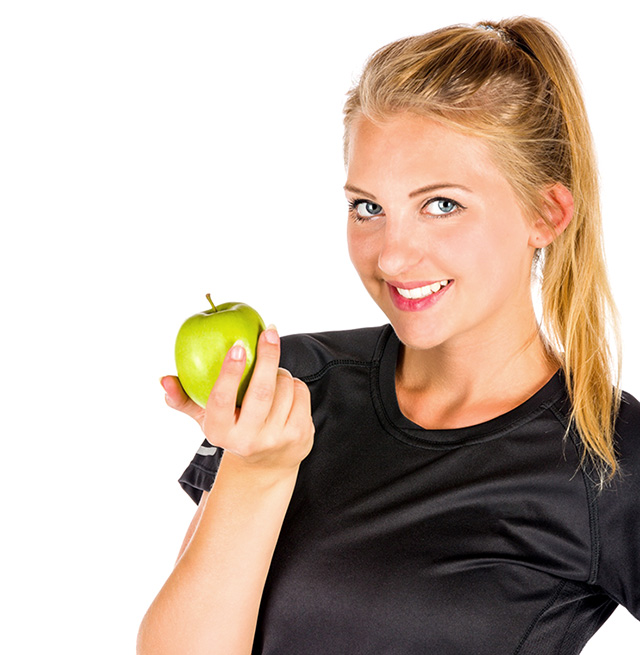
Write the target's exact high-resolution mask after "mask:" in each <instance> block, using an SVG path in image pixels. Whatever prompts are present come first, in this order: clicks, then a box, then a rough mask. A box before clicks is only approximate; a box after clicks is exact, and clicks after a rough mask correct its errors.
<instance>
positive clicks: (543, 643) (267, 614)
mask: <svg viewBox="0 0 640 655" xmlns="http://www.w3.org/2000/svg"><path fill="white" fill-rule="evenodd" d="M398 348H399V342H398V339H397V337H396V335H395V333H394V332H393V330H392V328H391V327H390V326H384V327H382V328H367V329H361V330H351V331H345V332H333V333H321V334H315V335H296V336H290V337H285V338H284V339H283V343H282V362H281V363H282V366H284V367H285V368H288V369H289V370H290V371H291V372H292V373H293V375H294V376H296V377H299V378H301V379H302V380H304V381H305V382H306V383H307V385H308V386H309V388H310V390H311V397H312V406H313V420H314V424H315V427H316V436H315V444H314V447H313V450H312V451H311V454H310V455H309V456H308V457H307V459H305V460H304V461H303V462H302V464H301V466H300V472H299V476H298V481H297V484H296V488H295V491H294V494H293V497H292V500H291V503H290V506H289V509H288V512H287V515H286V518H285V521H284V525H283V527H282V532H281V535H280V539H279V541H278V545H277V547H276V551H275V554H274V557H273V561H272V565H271V569H270V573H269V577H268V580H267V584H266V587H265V590H264V595H263V599H262V606H261V610H260V616H259V621H258V627H257V632H256V640H255V646H254V653H260V654H263V655H352V654H359V653H362V654H372V655H386V654H389V655H391V654H394V655H413V654H415V655H418V654H419V655H425V654H431V653H433V654H437V655H463V654H464V655H503V654H509V655H511V654H514V655H515V654H518V655H547V654H548V655H551V654H552V653H553V654H557V653H562V655H572V654H574V653H579V652H580V651H581V650H582V648H583V646H584V645H585V643H586V642H587V640H588V639H589V638H590V637H591V636H592V635H593V633H594V632H595V631H596V630H597V629H598V628H599V627H600V626H601V625H602V623H603V622H604V621H605V620H606V619H607V618H608V617H609V615H610V614H611V612H612V611H613V610H614V609H615V607H616V606H617V604H622V605H624V606H625V607H626V608H627V609H628V610H629V611H630V612H631V613H632V614H634V615H635V616H636V617H637V618H640V405H639V403H638V402H637V401H636V400H635V399H634V398H633V397H631V396H629V395H627V394H625V395H624V399H623V403H622V409H621V412H620V416H619V419H618V425H617V434H618V452H619V457H620V464H621V469H622V474H621V476H620V477H619V478H617V479H616V481H615V482H614V483H613V484H612V485H610V486H609V487H606V488H605V489H604V490H603V491H601V492H600V493H599V492H598V489H597V485H596V481H594V480H593V479H592V476H590V475H589V472H588V471H586V470H584V469H583V468H582V467H581V466H580V456H579V453H580V445H579V441H578V438H577V436H576V435H575V434H573V433H572V432H570V433H569V434H568V435H567V436H565V435H566V425H567V420H566V416H567V405H568V402H567V394H566V389H565V384H564V379H563V377H562V374H561V373H557V374H556V375H555V376H554V377H553V378H552V379H551V380H550V381H549V382H548V383H547V384H546V385H545V386H544V387H543V388H542V389H540V391H538V392H537V393H536V394H535V395H534V396H532V397H531V398H530V399H528V400H527V401H525V402H524V403H523V404H522V405H520V406H519V407H517V408H515V409H513V410H511V411H509V412H507V413H506V414H504V415H502V416H499V417H497V418H495V419H492V420H490V421H486V422H484V423H481V424H479V425H474V426H471V427H465V428H459V429H450V430H425V429H423V428H421V427H419V426H418V425H416V424H415V423H413V422H411V421H410V420H409V419H407V418H406V417H405V416H404V415H403V414H402V413H401V411H400V409H399V407H398V403H397V399H396V395H395V367H396V361H397V354H398ZM220 456H221V452H220V451H219V450H216V449H215V448H213V447H211V446H210V445H209V444H207V443H206V442H205V444H204V445H203V447H202V448H201V449H200V450H199V451H198V453H197V454H196V455H195V457H194V459H193V461H192V463H191V464H190V466H189V467H188V468H187V470H186V471H185V473H184V474H183V476H182V477H181V479H180V482H181V484H182V485H183V487H184V488H185V490H186V491H187V492H188V493H189V494H190V496H191V497H192V498H193V499H194V500H195V501H196V502H197V501H198V500H199V498H200V495H201V490H203V489H206V490H208V489H210V488H211V485H212V483H213V480H214V478H215V471H216V470H217V466H218V464H219V460H220Z"/></svg>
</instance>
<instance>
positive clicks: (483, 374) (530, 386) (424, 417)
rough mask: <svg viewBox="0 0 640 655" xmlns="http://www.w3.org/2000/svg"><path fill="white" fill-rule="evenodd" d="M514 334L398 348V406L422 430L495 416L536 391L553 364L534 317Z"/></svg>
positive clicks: (550, 371) (552, 367) (556, 364)
mask: <svg viewBox="0 0 640 655" xmlns="http://www.w3.org/2000/svg"><path fill="white" fill-rule="evenodd" d="M532 319H533V320H532V321H531V322H530V323H529V324H528V326H526V327H523V329H521V330H520V331H519V332H518V333H517V334H516V333H514V332H513V331H508V332H506V333H498V332H494V333H492V334H489V335H487V338H486V339H483V340H482V342H481V344H480V345H479V344H478V341H477V340H475V343H473V344H471V343H468V344H465V343H464V340H462V341H461V342H458V343H456V344H449V343H448V344H446V345H443V346H439V347H436V348H431V349H429V350H417V349H412V348H408V347H406V346H402V347H401V351H400V356H399V360H398V367H397V371H396V389H397V395H398V402H399V404H400V407H401V409H402V411H403V413H405V415H407V416H408V417H409V418H410V419H411V420H413V421H414V422H415V423H418V424H419V425H422V426H423V427H426V428H454V427H463V426H467V425H473V424H476V423H479V422H483V421H486V420H489V419H491V418H495V417H496V416H499V415H500V414H503V413H505V412H506V411H509V410H510V409H513V408H514V407H517V406H518V405H520V404H521V403H522V402H524V401H525V400H526V399H527V398H529V397H531V396H532V395H533V394H534V393H535V392H536V391H538V390H539V389H540V388H541V387H542V386H544V384H545V383H546V382H548V381H549V379H550V378H551V377H552V375H553V374H554V373H555V372H556V371H557V369H558V367H559V363H558V361H557V360H556V359H555V358H553V357H552V356H551V355H550V354H549V352H548V350H547V348H546V347H545V345H544V342H543V339H542V337H541V335H540V333H539V330H538V327H537V324H536V321H535V317H532Z"/></svg>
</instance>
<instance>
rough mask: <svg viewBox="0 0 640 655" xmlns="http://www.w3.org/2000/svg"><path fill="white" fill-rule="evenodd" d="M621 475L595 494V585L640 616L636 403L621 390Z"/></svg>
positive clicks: (639, 412) (639, 416)
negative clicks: (597, 540)
mask: <svg viewBox="0 0 640 655" xmlns="http://www.w3.org/2000/svg"><path fill="white" fill-rule="evenodd" d="M617 433H618V437H619V438H618V460H619V463H620V468H621V475H620V476H619V477H618V478H617V479H616V480H615V481H614V482H613V483H612V484H611V486H610V487H607V488H606V489H604V490H603V491H602V492H601V494H600V495H599V497H598V502H597V504H598V518H599V524H600V525H599V528H600V529H599V532H600V553H599V570H598V580H597V583H598V585H599V586H600V587H601V588H603V589H604V590H605V592H606V593H607V594H608V595H609V596H610V597H611V598H612V599H613V600H615V601H616V602H617V603H619V604H620V605H622V606H623V607H626V608H627V609H628V610H629V612H631V614H633V615H634V616H635V617H636V618H637V619H639V620H640V403H638V401H637V400H636V399H635V398H633V397H632V396H629V395H628V394H625V396H624V397H623V404H622V408H621V411H620V419H619V421H618V428H617Z"/></svg>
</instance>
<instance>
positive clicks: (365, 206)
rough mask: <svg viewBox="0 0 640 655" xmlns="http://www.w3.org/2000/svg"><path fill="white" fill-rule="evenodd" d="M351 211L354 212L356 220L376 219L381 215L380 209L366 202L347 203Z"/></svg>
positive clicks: (378, 206) (374, 204) (375, 204)
mask: <svg viewBox="0 0 640 655" xmlns="http://www.w3.org/2000/svg"><path fill="white" fill-rule="evenodd" d="M349 207H350V208H351V211H353V212H355V215H356V219H357V220H361V219H365V218H376V216H380V214H382V207H381V206H380V205H378V204H377V203H375V202H369V201H368V200H352V201H351V202H350V203H349Z"/></svg>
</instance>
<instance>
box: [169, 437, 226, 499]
mask: <svg viewBox="0 0 640 655" xmlns="http://www.w3.org/2000/svg"><path fill="white" fill-rule="evenodd" d="M222 453H223V450H222V448H217V447H216V446H212V445H211V444H210V443H209V442H208V441H207V440H206V439H205V440H204V441H203V442H202V445H201V446H200V448H198V450H197V451H196V454H195V455H194V456H193V459H192V460H191V463H190V464H189V466H187V468H186V469H185V471H184V473H183V474H182V475H181V476H180V478H179V480H178V482H179V483H180V485H181V486H182V488H183V489H184V490H185V491H186V492H187V494H188V495H189V497H190V498H191V499H192V500H193V501H194V502H195V503H196V504H197V503H199V502H200V498H201V497H202V492H203V491H211V487H212V486H213V483H214V481H215V479H216V475H217V473H218V467H219V466H220V460H221V459H222Z"/></svg>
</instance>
